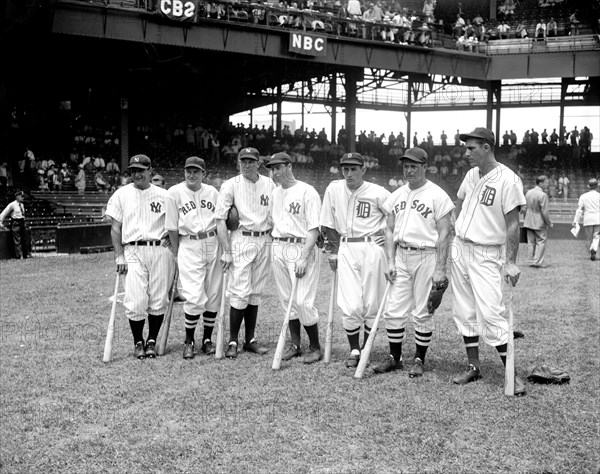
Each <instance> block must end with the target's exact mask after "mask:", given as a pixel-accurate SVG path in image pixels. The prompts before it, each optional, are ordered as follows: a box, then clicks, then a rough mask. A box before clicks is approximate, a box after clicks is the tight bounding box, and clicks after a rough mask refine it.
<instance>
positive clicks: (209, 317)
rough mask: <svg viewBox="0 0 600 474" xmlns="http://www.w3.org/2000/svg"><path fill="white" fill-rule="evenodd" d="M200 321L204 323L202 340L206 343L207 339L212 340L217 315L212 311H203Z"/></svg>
mask: <svg viewBox="0 0 600 474" xmlns="http://www.w3.org/2000/svg"><path fill="white" fill-rule="evenodd" d="M202 320H203V321H204V336H203V337H202V340H203V341H206V340H207V339H208V340H209V341H210V339H211V338H212V333H213V329H214V328H215V321H216V320H217V313H216V312H212V311H204V314H203V315H202Z"/></svg>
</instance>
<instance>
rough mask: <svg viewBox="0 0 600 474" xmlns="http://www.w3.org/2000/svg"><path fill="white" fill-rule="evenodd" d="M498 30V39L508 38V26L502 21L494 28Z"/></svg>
mask: <svg viewBox="0 0 600 474" xmlns="http://www.w3.org/2000/svg"><path fill="white" fill-rule="evenodd" d="M496 29H497V30H498V39H508V35H509V34H510V26H509V25H508V24H507V23H506V21H503V22H502V23H500V24H499V25H498V27H497V28H496Z"/></svg>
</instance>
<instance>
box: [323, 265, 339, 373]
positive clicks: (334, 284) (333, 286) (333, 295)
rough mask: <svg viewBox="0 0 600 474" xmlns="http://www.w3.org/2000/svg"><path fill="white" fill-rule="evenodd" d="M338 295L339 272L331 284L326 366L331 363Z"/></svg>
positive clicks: (324, 358) (326, 338) (334, 273)
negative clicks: (335, 307)
mask: <svg viewBox="0 0 600 474" xmlns="http://www.w3.org/2000/svg"><path fill="white" fill-rule="evenodd" d="M336 294H337V271H334V272H333V282H332V283H331V298H330V299H329V313H328V314H327V328H326V329H325V355H324V356H323V361H324V362H325V363H326V364H329V362H331V344H332V341H333V308H334V304H335V300H336Z"/></svg>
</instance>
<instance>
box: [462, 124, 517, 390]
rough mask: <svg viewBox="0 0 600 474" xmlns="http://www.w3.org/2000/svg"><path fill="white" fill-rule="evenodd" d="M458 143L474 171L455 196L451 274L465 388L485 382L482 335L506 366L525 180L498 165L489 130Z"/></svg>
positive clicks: (482, 130)
mask: <svg viewBox="0 0 600 474" xmlns="http://www.w3.org/2000/svg"><path fill="white" fill-rule="evenodd" d="M460 139H461V140H463V141H464V142H465V146H466V149H467V151H466V154H465V156H466V157H467V158H468V160H469V161H470V163H471V166H472V169H471V170H469V172H468V173H467V175H466V176H465V178H464V180H463V182H462V184H461V185H460V189H459V190H458V193H457V194H458V200H457V201H456V224H455V231H456V237H455V238H454V241H453V244H452V252H453V253H452V266H451V276H452V297H453V313H454V320H455V322H456V324H457V326H458V329H459V331H461V333H462V335H463V339H464V342H465V347H466V350H467V357H468V360H469V367H468V368H467V371H466V372H465V373H463V374H461V375H459V376H457V377H455V378H454V379H453V382H454V383H456V384H467V383H469V382H473V381H475V380H478V379H479V378H481V372H480V369H479V337H480V336H482V337H483V340H484V341H485V342H486V343H487V344H489V345H491V346H494V347H496V349H497V350H498V353H499V354H500V357H501V359H502V363H503V364H505V365H506V347H507V342H508V337H509V327H508V322H507V321H506V319H505V318H504V312H505V308H504V304H503V302H502V273H501V272H504V275H505V279H506V281H507V282H510V284H512V285H513V286H514V285H516V284H517V282H518V281H519V276H520V274H521V272H520V270H519V268H518V267H517V265H516V263H515V262H516V259H517V253H518V250H519V211H520V207H521V206H523V205H524V204H525V196H524V195H523V183H522V182H521V179H520V178H519V177H518V176H517V175H516V174H515V173H513V172H512V171H511V170H510V169H509V168H507V167H506V166H504V165H503V164H501V163H498V162H497V161H496V158H495V156H494V143H495V139H494V133H493V132H492V131H491V130H488V129H486V128H476V129H475V130H473V131H472V132H471V133H466V134H461V135H460ZM525 392H526V388H525V384H524V383H523V381H522V380H521V379H520V378H519V377H516V376H515V395H524V394H525Z"/></svg>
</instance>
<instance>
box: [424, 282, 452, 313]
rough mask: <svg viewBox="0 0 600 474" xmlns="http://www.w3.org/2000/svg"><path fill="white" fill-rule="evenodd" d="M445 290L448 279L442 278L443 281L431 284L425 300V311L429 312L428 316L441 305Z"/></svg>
mask: <svg viewBox="0 0 600 474" xmlns="http://www.w3.org/2000/svg"><path fill="white" fill-rule="evenodd" d="M447 289H448V278H445V277H444V279H443V280H441V281H436V282H434V283H433V285H432V286H431V291H430V292H429V298H427V311H429V314H433V312H434V311H435V310H436V309H438V307H439V306H440V304H442V296H444V291H446V290H447Z"/></svg>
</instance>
